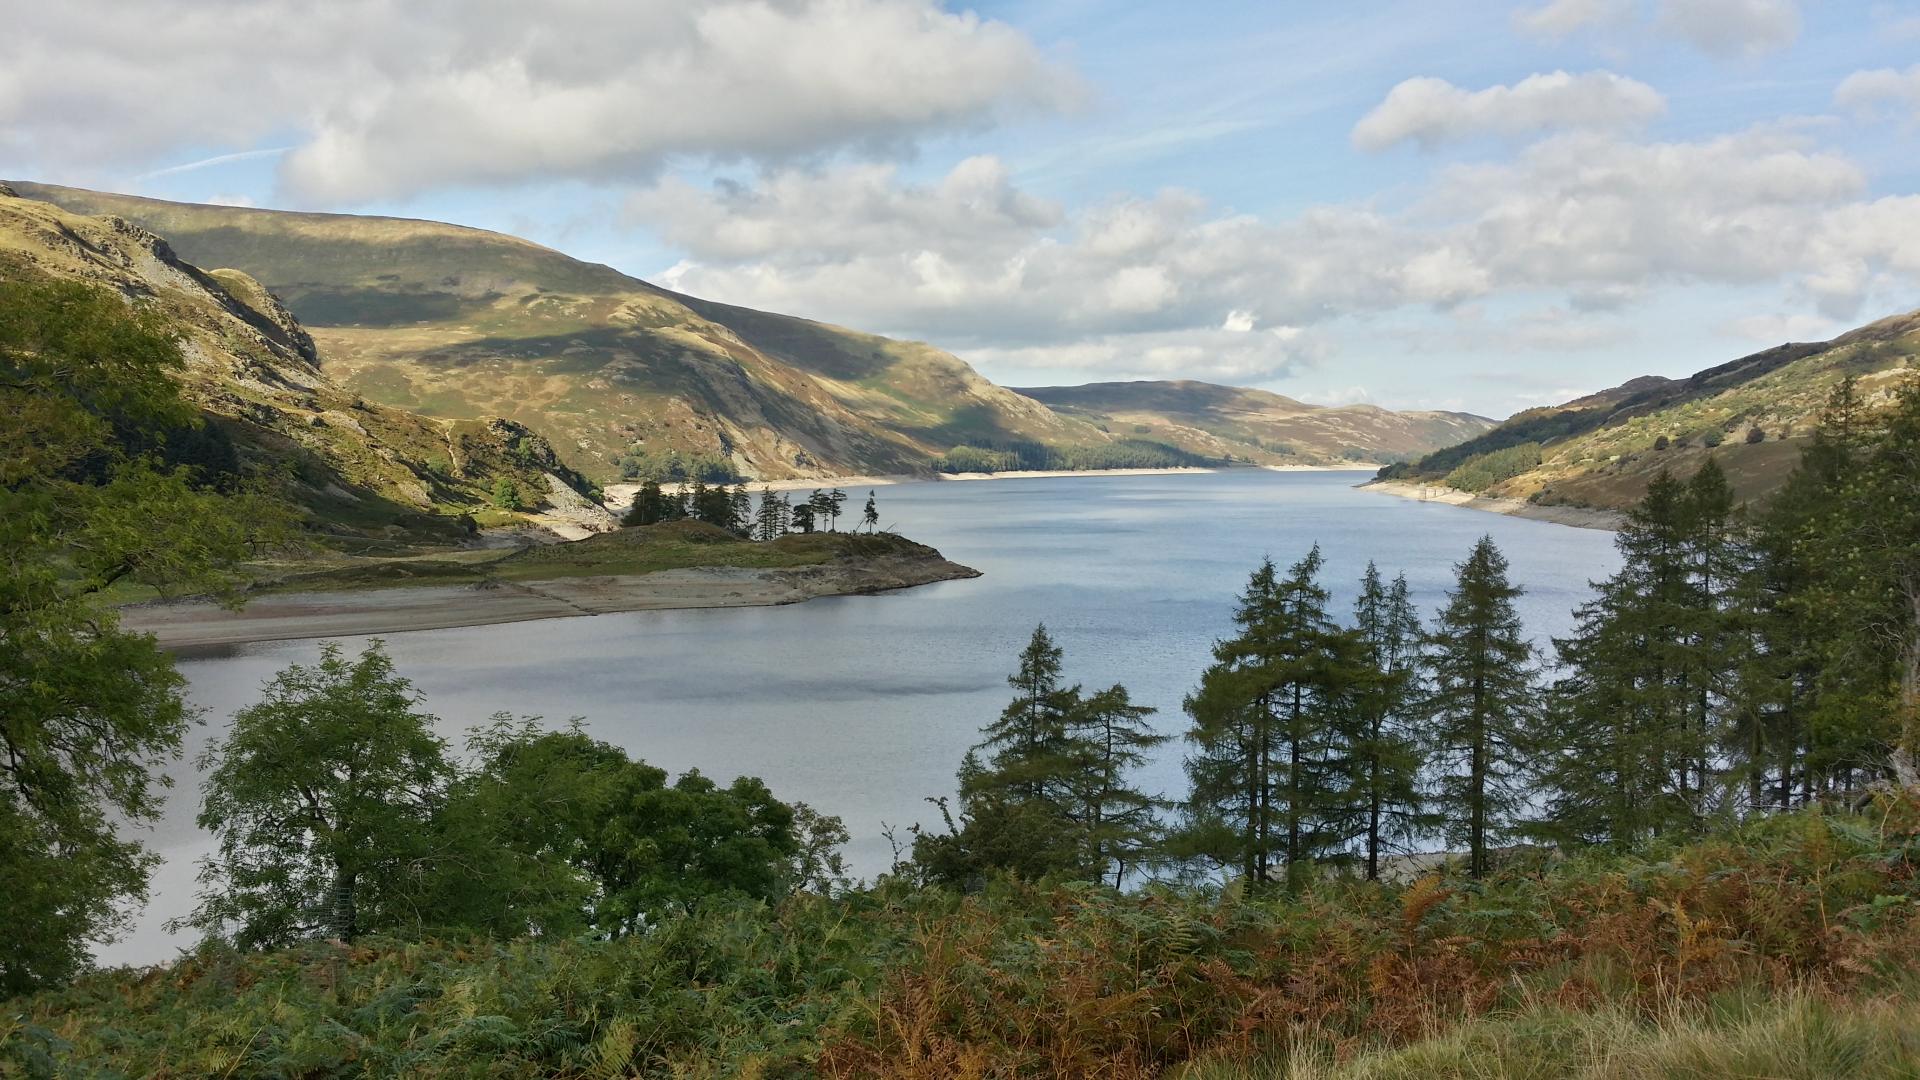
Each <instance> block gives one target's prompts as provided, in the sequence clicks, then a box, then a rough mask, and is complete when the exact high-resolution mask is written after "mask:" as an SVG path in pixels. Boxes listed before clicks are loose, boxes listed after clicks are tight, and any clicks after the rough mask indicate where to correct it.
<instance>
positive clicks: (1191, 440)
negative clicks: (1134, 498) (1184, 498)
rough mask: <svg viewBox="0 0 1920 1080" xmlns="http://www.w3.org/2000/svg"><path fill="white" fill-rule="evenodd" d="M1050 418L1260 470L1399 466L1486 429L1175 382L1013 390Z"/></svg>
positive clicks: (1455, 417) (1471, 422)
mask: <svg viewBox="0 0 1920 1080" xmlns="http://www.w3.org/2000/svg"><path fill="white" fill-rule="evenodd" d="M1017 389H1018V392H1019V393H1021V394H1024V395H1026V396H1027V397H1030V398H1033V399H1034V400H1036V401H1039V402H1042V403H1044V404H1046V405H1047V406H1049V407H1051V408H1052V409H1053V410H1054V411H1055V412H1058V413H1061V414H1062V415H1065V416H1072V417H1077V418H1080V419H1084V420H1087V421H1090V422H1092V423H1095V424H1098V425H1101V426H1102V427H1104V428H1105V429H1107V430H1109V431H1111V432H1114V433H1116V434H1130V435H1134V436H1138V437H1140V438H1145V439H1154V440H1158V441H1161V442H1166V443H1170V444H1172V445H1174V446H1178V447H1180V448H1181V449H1183V450H1187V451H1189V452H1191V453H1195V454H1202V455H1206V456H1210V457H1226V456H1232V457H1235V458H1239V459H1242V460H1247V461H1253V462H1257V463H1259V464H1262V465H1326V464H1336V463H1339V462H1343V461H1348V462H1350V461H1401V460H1404V459H1406V458H1409V457H1414V456H1418V455H1420V454H1425V453H1429V452H1431V451H1433V450H1436V449H1439V448H1441V447H1445V446H1451V445H1453V444H1455V443H1458V442H1462V441H1464V440H1466V439H1470V438H1472V437H1474V436H1476V435H1479V434H1481V433H1482V432H1484V431H1486V430H1488V429H1489V428H1491V427H1493V426H1494V422H1493V421H1492V420H1488V419H1487V418H1485V417H1482V416H1474V415H1472V414H1470V413H1456V412H1391V411H1388V410H1386V409H1381V408H1378V407H1375V406H1372V405H1348V406H1344V407H1341V408H1326V407H1323V406H1318V405H1308V404H1306V403H1304V402H1300V401H1295V400H1293V399H1292V398H1289V397H1282V396H1281V395H1279V394H1274V393H1269V392H1267V391H1265V390H1250V389H1247V388H1244V387H1236V386H1218V385H1215V384H1213V383H1204V382H1194V381H1192V380H1181V381H1178V382H1108V383H1088V384H1087V385H1085V386H1038V387H1020V388H1017Z"/></svg>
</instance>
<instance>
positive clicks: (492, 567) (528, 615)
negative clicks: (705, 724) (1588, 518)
mask: <svg viewBox="0 0 1920 1080" xmlns="http://www.w3.org/2000/svg"><path fill="white" fill-rule="evenodd" d="M979 576H980V572H979V571H978V570H974V569H972V568H971V567H966V566H962V565H960V564H959V563H955V562H951V561H949V560H948V559H946V558H945V557H944V556H942V555H941V554H940V553H939V552H938V551H936V550H934V549H933V548H930V547H928V546H926V545H925V544H917V543H915V542H913V541H912V540H908V539H906V538H905V537H901V536H896V535H894V534H892V533H885V532H872V533H853V532H810V533H790V534H787V535H784V536H780V537H777V538H775V539H772V540H768V541H764V542H757V543H756V542H752V541H748V540H746V539H743V538H741V537H740V536H738V535H736V534H734V533H731V532H728V531H727V530H725V529H722V528H719V527H717V526H714V525H710V524H707V523H705V522H701V521H695V520H692V519H681V520H675V521H667V522H661V523H659V524H656V525H646V526H639V527H632V528H625V529H620V530H618V531H616V532H608V533H599V534H596V535H593V536H589V537H587V538H586V539H584V540H576V541H572V542H569V543H564V544H547V545H540V546H534V547H526V548H518V549H512V550H506V551H502V550H486V551H455V552H443V553H437V554H433V555H426V556H419V557H414V558H397V559H384V560H364V561H360V562H355V563H352V564H348V565H344V566H337V567H329V568H326V569H320V570H300V571H294V572H289V573H285V574H283V575H281V576H277V577H265V578H262V579H260V580H259V581H258V582H257V583H256V584H255V585H254V586H253V587H252V588H250V589H248V590H247V596H248V600H247V603H246V605H245V606H244V607H242V608H239V609H237V610H236V609H232V608H228V607H225V606H222V605H220V604H218V603H215V602H213V601H211V600H184V601H155V602H149V603H143V604H134V605H130V606H128V607H126V608H123V609H122V614H121V624H122V625H123V626H125V627H127V628H128V629H130V630H135V631H140V632H145V633H150V634H152V635H154V637H155V638H156V639H157V640H158V641H159V643H160V644H161V645H162V646H164V647H167V648H186V647H193V646H207V645H234V644H240V643H242V642H249V641H283V640H288V639H293V638H309V637H334V636H341V635H358V634H388V633H397V632H400V631H405V630H434V629H443V628H446V627H454V626H479V625H483V624H489V623H505V622H524V621H527V620H531V619H552V618H564V617H568V616H574V615H604V614H608V613H611V612H616V611H658V610H668V609H674V608H709V607H766V606H772V605H777V604H793V603H799V602H800V601H803V600H811V599H813V598H815V597H820V596H854V595H867V594H871V593H880V592H889V591H892V590H895V589H905V588H911V587H912V586H915V585H926V584H931V583H933V582H936V581H951V580H955V579H960V578H973V577H979Z"/></svg>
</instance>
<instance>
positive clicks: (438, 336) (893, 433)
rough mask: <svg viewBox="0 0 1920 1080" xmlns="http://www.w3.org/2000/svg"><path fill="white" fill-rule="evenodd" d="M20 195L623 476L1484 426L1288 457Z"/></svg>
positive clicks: (817, 332) (229, 230)
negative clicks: (123, 225)
mask: <svg viewBox="0 0 1920 1080" xmlns="http://www.w3.org/2000/svg"><path fill="white" fill-rule="evenodd" d="M15 187H17V188H18V189H19V191H20V193H21V194H22V195H25V196H27V197H29V198H34V199H43V200H46V201H48V202H51V203H54V204H56V205H59V206H61V207H64V208H66V209H67V210H69V211H71V212H75V213H82V214H93V215H98V214H111V215H115V216H118V217H121V218H124V219H126V220H128V221H131V222H134V223H135V224H138V225H140V226H142V227H143V228H146V229H149V230H151V231H153V232H154V233H157V234H159V235H160V236H163V237H165V238H166V239H167V241H168V242H169V243H170V244H171V245H172V247H173V249H174V250H175V251H177V252H179V254H180V255H181V257H182V258H184V259H186V260H187V261H189V262H192V263H195V264H198V265H201V266H207V267H233V268H236V269H238V270H242V271H244V272H246V273H247V274H248V275H250V276H251V277H253V278H254V279H256V280H258V281H259V282H260V283H261V284H262V285H263V286H264V287H265V289H266V290H268V291H270V292H271V293H272V294H273V295H275V296H277V297H279V298H280V299H281V300H282V301H283V302H284V303H285V305H286V307H287V308H288V309H289V310H290V311H291V312H292V313H293V314H294V315H295V316H297V317H298V319H299V320H300V322H301V323H302V324H303V325H304V326H305V327H306V328H307V330H308V332H310V333H311V334H312V337H313V340H314V343H315V346H316V348H317V351H318V355H319V357H320V361H321V363H322V365H323V366H324V367H325V369H326V370H327V372H328V373H329V374H330V375H331V376H332V377H333V378H334V379H335V380H337V381H338V382H340V383H341V384H342V385H344V386H345V387H347V388H349V389H351V390H353V391H354V392H356V393H359V394H361V395H363V396H365V397H366V398H367V399H369V400H372V401H377V402H380V403H383V404H387V405H391V406H394V407H397V408H402V409H407V410H411V411H415V412H419V413H421V414H424V415H427V416H432V417H439V418H446V419H464V418H473V417H478V416H484V415H498V416H501V417H505V418H507V419H510V420H513V421H514V422H517V423H520V424H524V425H526V426H527V427H529V428H531V429H533V430H535V431H538V432H540V433H541V434H542V435H543V436H545V437H546V439H547V440H548V441H550V442H551V443H552V444H553V446H554V447H555V449H556V450H557V451H558V452H559V453H560V455H561V456H562V457H563V458H565V459H566V461H567V462H568V463H569V464H571V465H572V466H573V467H575V468H577V469H578V470H580V471H581V472H582V473H584V474H586V475H588V476H590V477H592V478H594V479H597V480H602V481H605V480H610V479H614V478H616V477H617V476H618V475H620V472H621V465H622V462H623V461H625V462H627V463H628V464H629V465H631V464H632V463H633V462H635V461H636V460H644V461H651V462H658V461H660V460H662V459H665V458H667V457H669V456H676V455H677V456H679V457H680V458H682V459H687V460H692V459H699V460H705V461H713V462H723V463H725V465H726V467H728V468H730V469H732V470H734V471H735V472H737V473H740V474H744V475H748V476H754V477H762V478H768V479H785V478H793V477H801V478H805V477H830V476H837V475H856V474H875V473H880V474H886V473H930V472H931V471H932V470H933V469H934V468H935V467H936V466H937V464H938V462H939V460H940V458H941V457H942V455H944V454H946V453H947V452H948V451H950V450H952V449H954V448H956V447H961V446H988V447H998V446H1011V445H1027V446H1034V445H1037V446H1042V447H1047V448H1050V449H1055V450H1063V451H1064V450H1071V449H1088V448H1099V447H1102V446H1104V445H1107V444H1113V443H1118V442H1123V441H1128V440H1139V439H1142V438H1154V439H1162V440H1163V441H1166V442H1167V443H1168V444H1169V445H1172V446H1175V447H1176V448H1178V449H1181V450H1186V451H1191V452H1194V453H1202V454H1205V455H1206V456H1210V457H1224V456H1226V455H1227V454H1232V455H1233V456H1234V457H1235V458H1236V459H1243V458H1245V459H1252V460H1261V461H1278V460H1281V459H1283V458H1284V459H1291V460H1296V461H1301V462H1303V463H1314V462H1324V461H1331V460H1346V459H1349V458H1351V457H1353V456H1356V455H1357V456H1360V457H1364V458H1367V459H1369V460H1377V458H1376V457H1373V456H1372V455H1375V454H1377V453H1386V454H1391V455H1404V454H1406V453H1417V452H1425V451H1428V450H1433V449H1437V448H1438V447H1440V446H1442V445H1445V444H1446V443H1447V442H1450V441H1454V440H1455V439H1457V438H1461V437H1464V434H1471V433H1473V432H1471V431H1467V432H1464V433H1463V432H1461V431H1456V430H1455V428H1454V425H1451V424H1445V423H1441V424H1432V423H1429V422H1427V421H1425V420H1421V421H1416V422H1414V423H1412V424H1410V425H1409V426H1408V429H1407V430H1406V431H1392V430H1391V425H1385V424H1374V423H1372V422H1363V419H1362V418H1363V417H1364V415H1365V414H1364V413H1362V412H1360V411H1355V412H1353V413H1351V414H1348V415H1349V418H1350V419H1352V421H1353V423H1352V425H1351V432H1350V433H1351V434H1352V436H1353V440H1352V441H1348V442H1345V443H1339V440H1338V438H1337V437H1336V436H1335V435H1334V433H1333V428H1331V427H1329V428H1328V429H1327V434H1326V437H1325V438H1322V437H1320V435H1319V434H1318V433H1314V434H1312V436H1311V437H1309V433H1308V431H1307V429H1302V432H1301V434H1300V435H1299V436H1298V442H1299V445H1298V446H1296V447H1292V449H1293V451H1294V452H1293V453H1292V454H1291V455H1288V454H1277V453H1273V452H1269V451H1266V450H1263V449H1262V448H1260V447H1258V446H1255V445H1253V444H1251V443H1247V442H1244V441H1242V440H1240V439H1237V438H1235V437H1233V436H1232V434H1231V433H1230V432H1229V433H1225V434H1220V433H1214V432H1210V431H1208V430H1207V429H1206V427H1205V426H1204V425H1200V424H1190V423H1186V422H1184V421H1183V422H1177V423H1175V422H1171V421H1170V422H1169V423H1168V424H1166V425H1164V426H1165V428H1166V430H1165V432H1164V433H1163V435H1162V436H1140V435H1138V434H1136V433H1134V432H1132V431H1131V430H1130V429H1129V430H1127V431H1119V430H1113V425H1112V424H1110V423H1109V424H1107V425H1106V427H1107V429H1108V430H1103V429H1102V427H1101V423H1100V422H1098V421H1094V420H1091V419H1089V418H1088V417H1085V416H1083V415H1080V413H1079V412H1078V411H1077V410H1074V409H1070V408H1062V409H1054V408H1049V407H1047V406H1046V405H1043V404H1041V403H1040V402H1038V401H1036V400H1034V399H1033V398H1031V397H1028V396H1024V395H1022V394H1020V393H1016V392H1014V391H1011V390H1008V389H1006V388H1004V387H1000V386H997V385H995V384H994V383H992V382H991V381H989V380H987V379H986V378H984V377H982V376H981V375H980V374H979V373H978V372H976V371H974V370H973V368H972V367H970V366H968V365H967V364H966V363H965V362H964V361H962V360H960V359H959V358H957V357H954V356H952V355H951V354H949V353H946V352H944V351H942V350H940V349H938V348H936V347H934V346H931V345H927V344H924V343H920V342H909V341H898V340H894V339H890V338H884V337H879V336H877V335H873V334H865V333H861V332H859V331H855V330H849V329H845V328H842V327H837V326H831V325H828V324H825V323H819V322H814V321H812V320H808V319H802V318H795V317H792V316H788V315H780V314H775V313H771V312H763V311H755V310H753V309H750V308H743V307H738V306H735V305H730V304H723V303H718V302H714V301H709V300H702V299H699V298H696V297H691V296H684V295H681V294H678V293H675V292H672V291H670V290H666V289H662V288H659V287H657V286H654V285H651V284H649V283H647V282H645V281H641V280H640V279H638V278H634V277H630V276H628V275H626V274H622V273H620V272H619V271H617V270H614V269H612V268H610V267H607V266H602V265H598V264H594V263H587V262H582V261H580V260H578V259H574V258H571V257H569V256H567V255H565V254H562V253H561V252H558V251H554V250H552V249H550V248H546V247H542V246H540V245H538V244H534V243H531V242H529V241H526V240H522V239H519V238H517V237H512V236H506V235H503V234H500V233H493V232H488V231H485V230H482V229H473V228H468V227H465V226H459V225H449V224H443V223H440V222H431V221H416V220H409V219H404V218H390V217H364V216H357V215H349V214H315V213H293V212H287V211H278V210H261V209H254V208H249V207H231V206H209V205H200V204H192V203H175V202H166V201H162V200H156V199H147V198H140V197H137V196H129V195H114V194H108V193H104V192H96V191H86V190H82V189H78V188H67V187H57V186H53V185H46V184H35V183H28V182H16V183H15ZM1254 393H1257V392H1254ZM1276 397H1277V395H1276ZM1282 400H1284V399H1282ZM1380 412H1382V413H1384V411H1383V410H1382V411H1380ZM1191 419H1196V420H1197V419H1199V418H1198V417H1193V418H1191ZM1139 422H1140V423H1146V422H1147V421H1144V420H1143V421H1139ZM1423 425H1424V427H1425V428H1426V429H1430V430H1431V435H1430V436H1427V437H1425V439H1424V441H1422V436H1420V435H1419V434H1418V432H1419V431H1420V430H1422V429H1423ZM1376 428H1377V429H1378V430H1376ZM1249 436H1250V437H1260V438H1264V436H1260V435H1259V434H1258V433H1257V432H1256V431H1252V430H1251V429H1250V431H1249ZM1336 444H1338V445H1336ZM1205 447H1216V448H1215V449H1204V448H1205ZM1342 455H1346V456H1345V457H1343V456H1342Z"/></svg>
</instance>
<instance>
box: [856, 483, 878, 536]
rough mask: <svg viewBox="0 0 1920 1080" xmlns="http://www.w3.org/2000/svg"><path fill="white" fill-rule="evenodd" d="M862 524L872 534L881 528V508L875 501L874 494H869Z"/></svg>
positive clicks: (861, 519)
mask: <svg viewBox="0 0 1920 1080" xmlns="http://www.w3.org/2000/svg"><path fill="white" fill-rule="evenodd" d="M860 524H862V525H865V526H866V527H867V531H868V532H872V531H874V530H875V529H877V528H879V527H880V506H879V504H878V503H876V502H875V501H874V498H873V492H871V491H869V492H867V509H866V511H865V512H864V513H862V514H861V515H860Z"/></svg>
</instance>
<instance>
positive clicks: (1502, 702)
mask: <svg viewBox="0 0 1920 1080" xmlns="http://www.w3.org/2000/svg"><path fill="white" fill-rule="evenodd" d="M1454 571H1455V574H1456V583H1455V586H1454V588H1453V590H1452V591H1451V592H1449V593H1447V603H1446V606H1445V607H1443V608H1442V609H1441V610H1440V614H1439V617H1438V619H1437V620H1436V621H1435V623H1434V627H1433V630H1432V632H1431V633H1429V634H1428V635H1427V653H1426V661H1425V662H1426V668H1427V674H1428V678H1429V679H1430V680H1431V685H1432V691H1431V694H1430V696H1429V697H1428V699H1427V706H1428V708H1429V710H1430V711H1431V713H1432V717H1433V719H1432V723H1433V739H1434V743H1435V745H1436V748H1437V751H1438V754H1437V759H1436V761H1435V766H1436V769H1437V771H1438V780H1439V788H1440V790H1439V802H1438V809H1439V811H1440V813H1441V814H1442V815H1443V820H1444V821H1445V824H1446V830H1447V835H1448V838H1449V840H1451V841H1452V842H1454V843H1464V844H1466V846H1467V871H1468V873H1470V874H1472V875H1474V876H1475V877H1478V876H1480V875H1482V874H1485V873H1486V872H1487V869H1488V866H1489V864H1490V857H1489V852H1490V851H1491V849H1492V847H1493V846H1494V845H1495V844H1497V843H1500V842H1501V841H1502V839H1503V838H1504V837H1505V835H1506V833H1507V830H1508V828H1509V826H1510V825H1511V824H1512V822H1513V820H1514V818H1515V817H1516V815H1517V814H1518V812H1519V811H1520V809H1521V806H1522V801H1523V796H1522V793H1521V791H1520V790H1519V784H1518V772H1519V768H1520V766H1521V764H1522V760H1521V758H1522V754H1523V745H1524V743H1523V738H1524V733H1525V731H1526V729H1527V721H1528V717H1529V716H1530V714H1531V712H1532V709H1533V699H1534V694H1535V688H1534V681H1533V671H1532V656H1533V647H1532V645H1531V644H1529V642H1528V641H1527V638H1526V635H1525V633H1524V631H1523V630H1522V628H1521V625H1520V615H1519V613H1518V612H1517V611H1516V610H1515V609H1514V600H1515V599H1516V598H1518V597H1519V596H1520V595H1521V593H1522V591H1523V590H1521V589H1520V588H1519V587H1518V586H1515V585H1513V584H1511V583H1510V582H1509V581H1508V580H1507V560H1506V557H1505V556H1503V555H1502V554H1500V550H1499V549H1498V548H1496V547H1495V546H1494V544H1493V538H1492V537H1491V536H1487V537H1482V538H1481V540H1480V542H1479V543H1477V544H1475V545H1474V547H1473V550H1472V551H1471V552H1469V553H1468V555H1467V558H1466V561H1464V562H1461V563H1459V564H1457V565H1456V566H1455V567H1454Z"/></svg>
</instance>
